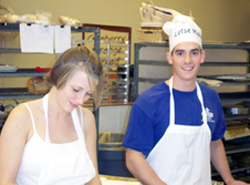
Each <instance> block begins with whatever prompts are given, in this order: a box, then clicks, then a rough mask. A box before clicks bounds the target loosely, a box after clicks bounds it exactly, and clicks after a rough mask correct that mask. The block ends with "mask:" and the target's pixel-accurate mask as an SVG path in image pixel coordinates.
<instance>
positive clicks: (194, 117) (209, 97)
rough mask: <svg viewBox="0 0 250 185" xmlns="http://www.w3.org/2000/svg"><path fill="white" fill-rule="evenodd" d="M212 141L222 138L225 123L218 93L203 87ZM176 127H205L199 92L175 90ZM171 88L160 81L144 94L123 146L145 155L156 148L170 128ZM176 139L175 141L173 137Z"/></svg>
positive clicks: (134, 106) (141, 96)
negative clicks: (178, 125)
mask: <svg viewBox="0 0 250 185" xmlns="http://www.w3.org/2000/svg"><path fill="white" fill-rule="evenodd" d="M199 86H200V89H201V92H202V96H203V101H204V106H205V109H206V112H207V121H208V125H209V128H210V130H211V137H212V141H216V140H218V139H220V138H222V137H223V135H224V133H225V131H226V123H225V118H224V113H223V109H222V105H221V102H220V99H219V95H218V93H217V92H216V91H215V90H214V89H212V88H209V87H207V86H205V85H203V84H200V83H199ZM173 95H174V101H175V124H180V125H190V124H191V125H202V124H203V122H202V114H201V112H202V108H201V104H200V101H199V99H198V97H197V92H196V89H195V90H194V91H192V92H182V91H178V90H175V89H173ZM169 99H170V92H169V86H168V85H167V84H166V83H165V82H161V83H159V84H157V85H155V86H153V87H152V88H150V89H148V90H146V91H144V92H143V93H142V94H141V95H140V96H139V97H138V98H137V99H136V101H135V102H134V104H133V106H132V108H131V112H130V117H129V123H128V126H127V130H126V133H125V136H124V139H123V143H122V146H124V147H126V148H131V149H133V150H136V151H139V152H142V153H143V154H144V155H145V156H147V155H148V154H149V152H150V151H151V150H152V149H153V148H154V146H155V145H156V144H157V142H158V141H159V140H160V138H161V137H162V136H163V134H164V133H165V131H166V129H167V128H168V125H169V113H170V112H169V110H170V102H169ZM173 139H174V138H173Z"/></svg>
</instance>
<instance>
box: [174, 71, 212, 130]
mask: <svg viewBox="0 0 250 185" xmlns="http://www.w3.org/2000/svg"><path fill="white" fill-rule="evenodd" d="M196 89H197V90H196V92H197V96H198V99H199V101H200V103H201V110H202V120H203V124H204V123H205V124H207V114H206V110H205V107H204V102H203V96H202V93H201V90H200V86H199V84H198V83H197V82H196ZM169 92H170V118H169V125H174V124H175V104H174V95H173V76H172V77H171V78H170V80H169Z"/></svg>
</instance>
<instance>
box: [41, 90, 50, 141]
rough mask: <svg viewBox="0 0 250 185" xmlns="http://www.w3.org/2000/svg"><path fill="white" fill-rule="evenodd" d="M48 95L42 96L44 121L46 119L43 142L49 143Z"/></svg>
mask: <svg viewBox="0 0 250 185" xmlns="http://www.w3.org/2000/svg"><path fill="white" fill-rule="evenodd" d="M48 102H49V95H48V94H46V95H45V96H44V97H43V111H44V115H45V121H46V125H45V142H48V143H50V138H49V119H48V105H49V103H48Z"/></svg>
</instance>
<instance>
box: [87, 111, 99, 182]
mask: <svg viewBox="0 0 250 185" xmlns="http://www.w3.org/2000/svg"><path fill="white" fill-rule="evenodd" d="M83 117H84V126H83V129H84V136H85V142H86V148H87V151H88V153H89V156H90V159H91V160H92V162H93V165H94V167H95V171H96V176H95V177H94V178H93V179H91V181H90V182H88V183H87V184H86V185H101V184H102V183H101V180H100V178H99V172H98V165H97V154H96V147H97V146H96V138H97V137H96V125H95V118H94V115H93V114H92V112H91V111H89V110H87V109H84V116H83Z"/></svg>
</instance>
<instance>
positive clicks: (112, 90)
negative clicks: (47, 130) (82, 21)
mask: <svg viewBox="0 0 250 185" xmlns="http://www.w3.org/2000/svg"><path fill="white" fill-rule="evenodd" d="M76 43H85V44H88V43H89V44H92V43H93V40H75V39H74V38H73V39H72V45H76ZM100 45H101V48H102V47H104V48H106V49H104V50H100V57H101V59H102V62H103V67H104V75H105V77H104V89H103V93H102V101H101V103H127V102H128V99H129V55H130V54H129V51H130V50H129V47H130V46H129V41H128V40H127V41H124V42H122V41H103V40H101V41H100ZM112 48H120V49H119V50H113V49H112ZM86 103H88V102H86Z"/></svg>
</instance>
